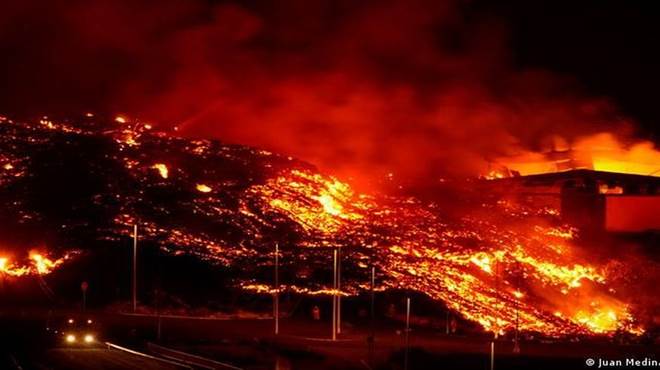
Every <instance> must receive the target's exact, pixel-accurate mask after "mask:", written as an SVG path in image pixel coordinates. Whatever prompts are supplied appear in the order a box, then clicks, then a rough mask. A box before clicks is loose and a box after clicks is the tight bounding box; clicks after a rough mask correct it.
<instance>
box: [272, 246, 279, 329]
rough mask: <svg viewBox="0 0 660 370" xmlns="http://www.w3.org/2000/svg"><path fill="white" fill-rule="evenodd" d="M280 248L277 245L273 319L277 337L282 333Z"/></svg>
mask: <svg viewBox="0 0 660 370" xmlns="http://www.w3.org/2000/svg"><path fill="white" fill-rule="evenodd" d="M279 264H280V246H279V244H278V243H275V293H274V294H273V317H274V318H275V335H277V334H279V333H280V276H279Z"/></svg>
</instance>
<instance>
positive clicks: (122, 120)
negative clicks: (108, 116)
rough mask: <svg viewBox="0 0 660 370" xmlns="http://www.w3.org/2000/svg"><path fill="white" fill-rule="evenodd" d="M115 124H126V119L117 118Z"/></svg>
mask: <svg viewBox="0 0 660 370" xmlns="http://www.w3.org/2000/svg"><path fill="white" fill-rule="evenodd" d="M115 122H118V123H126V118H124V117H122V116H117V117H115Z"/></svg>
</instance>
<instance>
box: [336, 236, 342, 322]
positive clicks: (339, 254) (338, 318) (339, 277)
mask: <svg viewBox="0 0 660 370" xmlns="http://www.w3.org/2000/svg"><path fill="white" fill-rule="evenodd" d="M337 334H341V248H337Z"/></svg>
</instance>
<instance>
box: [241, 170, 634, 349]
mask: <svg viewBox="0 0 660 370" xmlns="http://www.w3.org/2000/svg"><path fill="white" fill-rule="evenodd" d="M250 191H251V192H254V193H255V194H258V195H259V196H261V197H263V199H264V201H265V204H267V205H268V206H267V212H277V213H280V214H283V215H285V216H286V217H288V218H290V219H291V220H293V221H295V222H296V223H297V224H298V225H300V227H302V228H303V229H304V230H306V231H307V232H309V233H310V234H314V233H317V234H324V235H327V234H332V233H340V234H343V235H351V236H352V237H353V238H354V239H353V240H354V241H355V242H359V241H360V240H367V239H368V240H371V244H370V245H366V247H367V248H368V249H369V250H370V251H371V252H373V253H375V254H376V255H377V256H378V258H376V259H375V261H376V262H375V264H376V265H377V268H378V269H379V271H380V272H381V273H382V274H383V275H384V276H385V277H384V279H383V284H384V285H385V286H386V287H390V288H403V289H412V290H416V291H420V292H424V293H426V294H428V295H429V296H431V297H432V298H435V299H439V300H442V301H444V302H445V303H446V304H447V305H448V306H449V307H450V308H451V309H453V310H455V311H457V312H459V313H460V314H462V315H463V316H464V317H465V318H467V319H470V320H473V321H476V322H478V323H480V324H481V325H482V326H483V327H484V329H486V330H489V331H497V332H504V331H507V330H512V329H514V328H516V327H518V328H519V329H520V330H525V331H534V332H540V333H544V334H545V335H551V336H558V335H564V334H602V333H606V334H607V333H613V332H615V331H619V330H622V331H627V332H630V333H636V334H639V333H641V332H642V329H641V327H640V326H639V325H638V324H637V323H636V321H635V319H634V317H633V316H632V314H631V307H630V304H629V303H627V302H626V300H625V299H623V298H620V297H616V296H614V295H613V294H612V293H610V291H609V290H608V285H607V284H608V277H607V275H606V273H605V266H602V265H596V264H593V263H589V262H588V261H584V260H580V259H579V258H578V257H577V256H576V255H574V254H573V253H572V252H573V250H572V249H573V246H572V245H571V240H572V239H573V236H574V234H575V233H576V230H574V229H572V228H570V227H567V226H558V227H550V226H542V225H527V224H526V222H527V220H526V219H521V218H520V216H518V215H515V214H513V213H510V209H509V206H508V205H505V204H502V205H501V206H498V207H497V208H496V209H492V210H491V212H493V213H497V214H498V215H499V216H500V217H496V218H495V219H500V221H502V220H503V219H506V223H510V224H504V223H497V222H496V221H493V220H487V219H481V218H475V217H470V216H466V217H464V218H463V219H461V220H452V221H451V222H446V221H444V220H442V219H441V218H440V216H439V215H438V214H436V213H435V212H433V211H431V210H429V209H427V208H425V207H424V206H423V205H422V204H420V203H419V202H417V201H415V200H413V199H397V198H389V197H375V196H368V195H359V194H354V193H353V192H352V191H351V189H350V187H349V186H348V185H346V184H343V183H341V182H339V181H338V180H336V179H334V178H328V177H324V176H321V175H318V174H313V173H310V172H306V171H300V170H293V171H291V172H289V173H288V174H284V175H282V176H279V177H276V178H274V179H271V180H270V181H268V183H267V184H266V185H264V186H255V187H253V188H252V189H251V190H250ZM528 214H533V212H532V211H531V210H530V211H529V213H528ZM549 214H550V215H556V212H554V213H553V212H549ZM516 223H518V224H521V225H522V226H521V227H518V226H520V225H518V226H514V225H515V224H516ZM375 230H379V231H378V232H377V231H375ZM382 230H387V233H386V235H383V234H382ZM514 230H516V231H514ZM325 244H326V243H323V242H320V243H317V244H314V243H310V244H308V245H310V246H317V245H318V246H323V245H325ZM356 244H357V243H356ZM358 245H359V244H358ZM364 246H365V245H363V247H364ZM365 253H366V252H365ZM357 258H360V256H359V255H358V256H357ZM361 258H365V256H362V257H361ZM364 267H366V266H364ZM244 288H246V289H253V290H259V289H258V288H255V285H250V284H246V285H245V286H244ZM325 290H327V289H325ZM359 290H360V287H359V286H355V285H353V286H351V284H347V286H346V287H345V288H344V293H346V292H350V293H352V294H355V293H357V292H358V291H359Z"/></svg>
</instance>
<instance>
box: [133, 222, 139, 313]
mask: <svg viewBox="0 0 660 370" xmlns="http://www.w3.org/2000/svg"><path fill="white" fill-rule="evenodd" d="M137 233H138V227H137V223H136V224H135V225H133V313H135V311H136V310H137V238H138V234H137Z"/></svg>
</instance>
